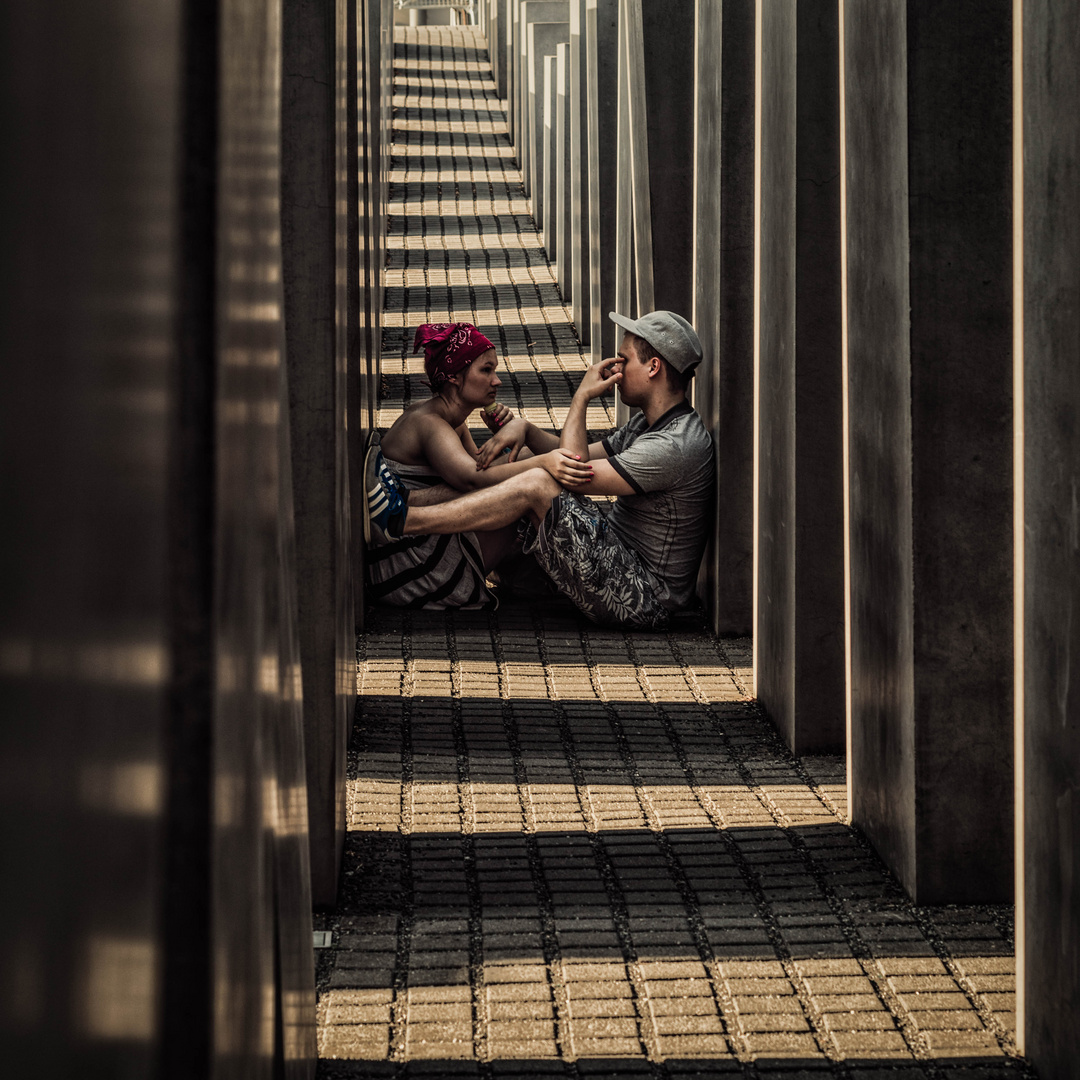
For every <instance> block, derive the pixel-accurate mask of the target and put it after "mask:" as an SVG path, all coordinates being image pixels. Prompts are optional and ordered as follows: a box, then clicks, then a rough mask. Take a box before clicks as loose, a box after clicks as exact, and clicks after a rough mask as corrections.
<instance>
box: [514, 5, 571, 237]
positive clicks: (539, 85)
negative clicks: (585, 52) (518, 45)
mask: <svg viewBox="0 0 1080 1080" xmlns="http://www.w3.org/2000/svg"><path fill="white" fill-rule="evenodd" d="M569 40H570V24H569V23H567V22H530V23H529V24H528V31H527V41H528V45H527V56H526V58H525V63H526V77H527V79H528V101H527V105H526V109H525V113H526V119H525V121H524V122H523V124H522V128H523V130H524V133H525V134H524V137H525V141H526V143H527V144H528V145H527V147H526V150H525V164H524V165H523V175H524V176H525V178H526V180H525V192H526V194H527V195H528V196H529V199H530V207H531V210H532V216H533V220H534V221H535V222H536V223H537V225H542V223H543V220H544V197H545V193H544V68H545V66H546V64H547V61H548V57H551V58H554V56H555V50H556V48H558V46H559V45H560V44H565V43H566V42H568V41H569Z"/></svg>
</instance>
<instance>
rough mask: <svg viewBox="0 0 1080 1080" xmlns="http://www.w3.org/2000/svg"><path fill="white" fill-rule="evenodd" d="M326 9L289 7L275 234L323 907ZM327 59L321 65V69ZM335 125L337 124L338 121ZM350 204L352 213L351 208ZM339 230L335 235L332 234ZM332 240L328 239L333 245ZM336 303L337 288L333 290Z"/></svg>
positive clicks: (328, 858)
mask: <svg viewBox="0 0 1080 1080" xmlns="http://www.w3.org/2000/svg"><path fill="white" fill-rule="evenodd" d="M332 15H333V12H332V11H329V13H328V9H326V8H325V5H319V4H317V3H315V2H313V0H312V2H309V3H301V4H296V5H292V6H291V7H290V8H289V9H288V10H287V11H286V18H285V23H284V30H283V66H284V70H285V71H286V72H287V73H288V74H287V75H286V76H284V83H283V91H282V135H281V139H282V147H283V154H282V185H281V186H282V192H281V230H282V249H283V256H282V262H283V275H282V277H283V286H284V310H285V339H286V357H287V368H288V375H289V404H290V429H291V431H290V434H291V438H292V471H293V476H292V481H293V492H294V498H295V506H296V560H297V585H298V595H299V596H300V598H301V603H300V608H299V622H300V655H301V664H302V668H303V673H304V728H305V743H306V749H307V761H308V813H309V820H310V830H311V869H312V902H313V903H314V904H316V905H318V906H320V907H332V906H333V904H334V903H335V900H336V896H337V881H338V870H339V867H340V859H341V850H342V845H343V843H344V830H345V818H344V810H345V757H344V755H345V747H346V743H347V741H348V733H349V730H350V727H351V724H352V717H353V706H354V703H355V693H354V691H353V690H352V688H350V687H349V686H348V685H347V682H346V681H343V680H342V679H341V676H340V672H341V671H342V670H347V668H348V665H349V663H350V657H351V655H352V653H353V649H352V645H351V641H352V638H353V635H354V632H355V629H354V628H355V625H356V622H355V617H354V608H353V593H352V580H351V573H352V550H351V548H352V545H351V540H350V502H349V458H348V455H349V448H348V442H347V438H346V432H347V431H348V419H347V413H346V402H347V400H348V396H347V395H348V385H347V382H346V376H347V372H348V345H347V333H346V331H347V327H348V323H349V319H348V315H347V314H346V313H345V312H344V311H342V312H341V313H340V318H339V317H338V316H339V309H338V306H337V304H338V294H337V290H338V287H339V284H340V285H343V284H344V282H345V280H346V274H345V267H344V265H343V263H344V260H345V258H346V251H345V249H346V245H345V243H344V242H343V241H344V235H345V232H346V225H345V222H343V221H339V220H338V219H337V218H336V216H335V207H337V206H338V205H340V204H341V203H342V202H343V201H344V199H342V200H339V199H338V188H337V170H336V169H335V167H334V166H335V158H334V156H332V155H330V154H329V153H327V150H326V148H327V146H330V147H333V146H334V145H335V124H336V116H335V111H334V108H335V102H334V95H333V93H332V92H331V91H330V90H329V89H328V88H332V87H333V86H334V85H335V82H336V77H335V69H334V67H333V66H332V61H333V60H334V58H335V50H334V22H333V19H332V17H331V16H332ZM328 65H330V66H329V67H328ZM342 127H344V125H342ZM354 212H355V211H354ZM339 228H340V230H341V231H340V233H339ZM339 239H340V241H341V242H337V241H339ZM342 292H343V295H342V300H344V289H343V290H342Z"/></svg>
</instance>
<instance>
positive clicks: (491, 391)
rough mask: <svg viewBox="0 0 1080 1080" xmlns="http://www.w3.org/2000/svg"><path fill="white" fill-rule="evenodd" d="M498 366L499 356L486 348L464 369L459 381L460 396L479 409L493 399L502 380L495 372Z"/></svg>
mask: <svg viewBox="0 0 1080 1080" xmlns="http://www.w3.org/2000/svg"><path fill="white" fill-rule="evenodd" d="M498 366H499V358H498V356H497V355H496V354H495V350H494V349H488V351H487V352H486V353H481V354H480V355H479V356H478V357H477V358H476V359H475V360H474V361H473V362H472V363H471V364H470V365H469V366H468V367H467V368H466V369H465V377H464V378H463V379H462V381H461V396H462V398H463V399H464V400H465V401H466V402H467V403H468V404H470V405H472V406H473V407H474V408H477V409H480V408H483V407H484V406H485V405H490V404H491V403H492V402H493V401H494V400H495V395H496V393H497V391H498V389H499V387H500V386H502V380H501V379H500V378H499V376H498V375H496V374H495V369H496V368H497V367H498Z"/></svg>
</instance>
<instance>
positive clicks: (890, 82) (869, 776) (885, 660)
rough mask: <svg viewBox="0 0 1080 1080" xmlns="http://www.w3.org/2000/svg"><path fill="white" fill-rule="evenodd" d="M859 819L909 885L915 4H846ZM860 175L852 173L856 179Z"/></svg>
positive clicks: (854, 783) (855, 793)
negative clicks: (910, 7)
mask: <svg viewBox="0 0 1080 1080" xmlns="http://www.w3.org/2000/svg"><path fill="white" fill-rule="evenodd" d="M840 31H841V34H842V35H843V37H842V41H843V48H844V58H845V84H844V94H845V103H846V109H845V116H844V122H845V126H844V131H843V137H844V141H845V152H846V155H847V176H846V178H845V179H846V203H845V207H844V212H845V215H846V229H847V251H846V258H847V280H846V283H845V288H846V296H847V309H846V322H847V339H848V345H847V372H846V379H847V393H848V411H847V427H846V431H845V438H846V440H847V450H848V455H849V461H850V464H849V468H848V493H847V498H848V515H849V533H848V544H849V556H848V557H849V574H850V582H851V585H850V593H849V596H848V627H847V634H848V640H849V643H850V644H849V648H850V652H851V677H850V678H851V681H850V685H849V688H848V690H849V694H850V700H851V705H850V708H851V715H850V718H849V723H850V725H851V736H850V738H851V745H850V757H849V759H848V770H849V784H850V787H851V816H852V820H853V821H854V822H855V823H856V824H858V825H859V826H860V827H861V828H863V829H864V830H865V832H866V833H867V835H868V836H869V837H870V838H871V840H872V841H873V843H874V846H875V847H876V848H877V849H878V851H879V852H880V853H881V854H882V856H883V857H884V858H885V860H886V862H887V863H888V864H889V866H890V867H891V868H892V870H893V872H894V873H896V875H897V876H898V877H899V878H900V880H901V881H902V882H903V883H904V885H905V887H906V888H907V889H908V890H909V891H913V890H914V889H915V885H916V879H915V731H914V708H915V700H914V696H915V687H914V671H913V656H912V619H913V604H914V600H913V596H912V569H911V553H912V550H911V540H912V537H911V409H910V385H911V361H910V347H909V337H908V335H909V329H910V324H909V316H908V312H909V306H910V303H909V298H908V259H909V248H908V222H907V219H908V186H907V170H908V162H907V78H906V51H905V42H906V40H907V6H906V4H905V3H904V0H873V2H864V0H857V2H850V0H845V5H844V24H843V26H842V27H841V28H840ZM856 166H857V168H856Z"/></svg>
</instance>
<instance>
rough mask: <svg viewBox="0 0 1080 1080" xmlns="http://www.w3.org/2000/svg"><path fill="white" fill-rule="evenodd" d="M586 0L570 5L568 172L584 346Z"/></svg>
mask: <svg viewBox="0 0 1080 1080" xmlns="http://www.w3.org/2000/svg"><path fill="white" fill-rule="evenodd" d="M585 24H586V0H571V3H570V53H569V85H568V88H567V110H568V112H567V117H568V127H569V135H568V138H569V140H570V149H569V151H568V153H569V159H568V163H567V165H568V167H567V172H568V174H569V182H570V218H569V222H570V223H569V226H568V228H569V230H570V236H571V237H573V241H572V243H571V244H570V250H569V252H568V255H569V261H570V271H569V283H570V287H569V291H568V294H567V295H569V297H570V312H571V315H572V317H573V320H574V325H575V326H576V327H577V331H578V337H579V338H580V340H581V343H582V344H583V345H588V343H589V332H590V330H591V325H590V318H589V184H588V178H587V176H586V173H585V170H586V169H587V167H588V164H589V94H588V86H587V85H586V76H587V73H588V54H587V52H586V45H587V42H588V39H587V35H586V33H585Z"/></svg>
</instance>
